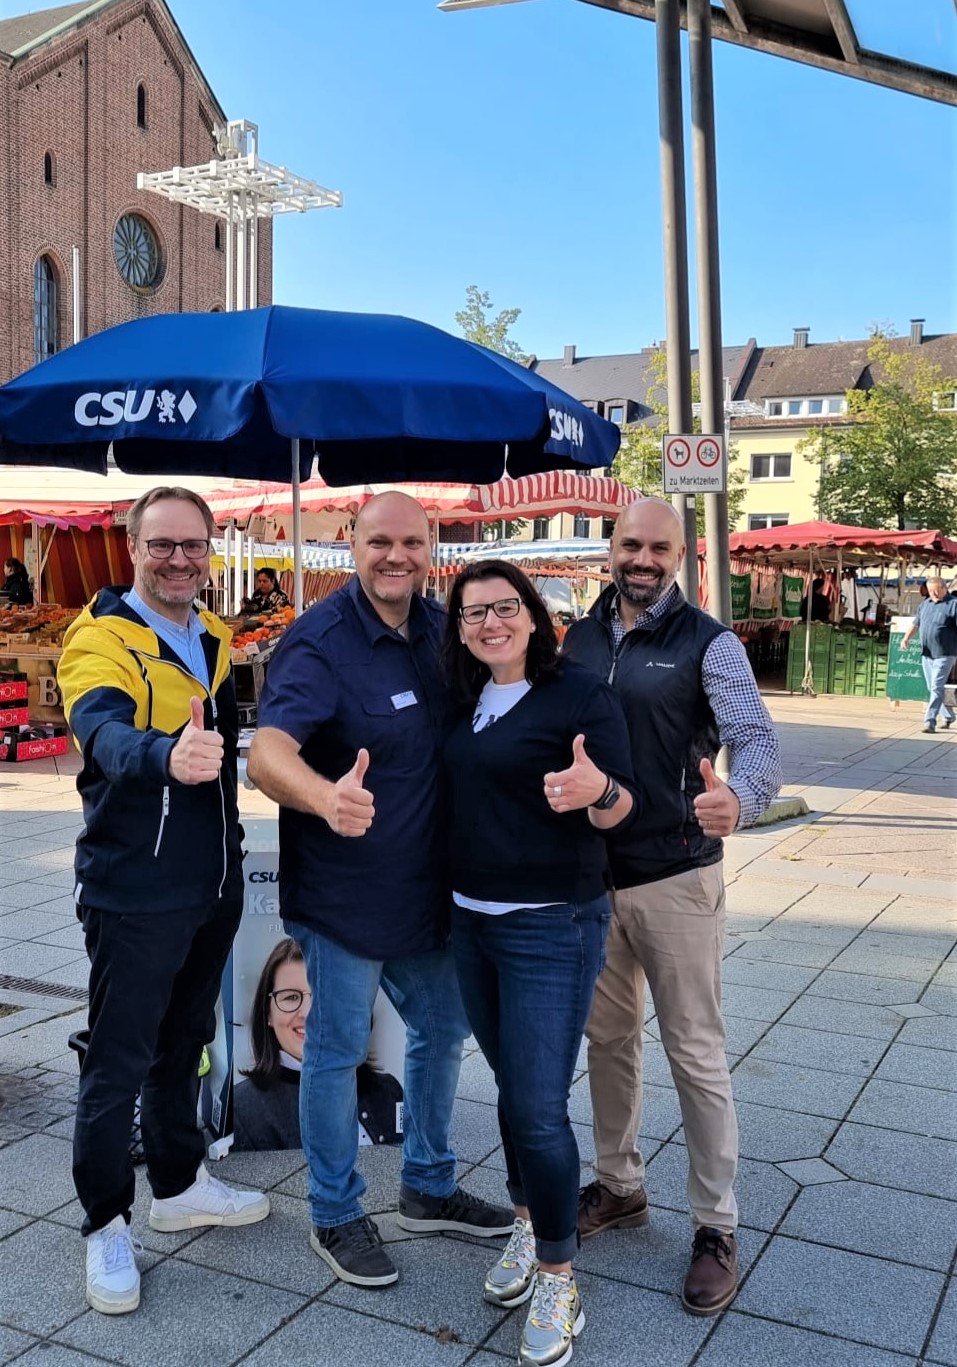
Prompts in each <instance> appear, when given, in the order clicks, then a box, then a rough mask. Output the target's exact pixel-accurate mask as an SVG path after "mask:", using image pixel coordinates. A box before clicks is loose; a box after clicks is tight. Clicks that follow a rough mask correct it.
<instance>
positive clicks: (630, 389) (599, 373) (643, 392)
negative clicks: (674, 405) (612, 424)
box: [532, 339, 754, 408]
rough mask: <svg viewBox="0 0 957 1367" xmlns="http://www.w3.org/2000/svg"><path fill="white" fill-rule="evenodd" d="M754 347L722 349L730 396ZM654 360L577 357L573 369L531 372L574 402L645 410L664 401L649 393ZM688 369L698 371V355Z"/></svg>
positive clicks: (637, 354)
mask: <svg viewBox="0 0 957 1367" xmlns="http://www.w3.org/2000/svg"><path fill="white" fill-rule="evenodd" d="M753 346H754V341H753V339H751V340H750V341H748V342H747V343H745V345H744V346H728V347H725V348H724V352H723V365H722V372H723V374H724V375H726V376H727V377H729V378H730V380H731V385H732V393H733V392H734V388H735V386H736V385H737V383H738V381H739V379H740V372H741V371H742V369H743V367H744V365H745V363H746V360H747V357H748V355H749V353H750V350H751V348H752V347H753ZM654 356H655V348H654V347H644V348H643V349H642V350H641V351H633V352H625V353H623V354H622V355H619V356H576V357H575V360H574V363H573V364H572V365H566V364H565V363H564V361H563V360H562V359H561V358H559V359H557V360H544V361H536V362H535V364H534V365H533V367H532V369H533V370H534V371H535V373H536V374H538V375H541V376H542V377H543V379H546V380H551V382H552V384H557V385H560V386H561V388H562V389H564V390H565V392H566V393H568V394H571V396H572V397H573V398H575V399H584V400H587V401H591V402H596V401H597V402H602V403H603V402H606V401H608V400H610V399H630V400H631V401H632V402H633V403H637V404H641V405H642V407H644V408H647V407H648V406H649V400H650V398H652V397H656V398H658V399H659V400H664V399H666V397H667V396H666V395H665V393H664V392H663V391H661V390H659V391H658V393H657V394H656V395H654V396H653V395H652V393H651V390H652V385H653V381H654V370H653V369H652V362H653V360H654ZM691 368H692V370H697V369H698V353H697V351H693V352H692V353H691Z"/></svg>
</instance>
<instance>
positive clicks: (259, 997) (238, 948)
mask: <svg viewBox="0 0 957 1367" xmlns="http://www.w3.org/2000/svg"><path fill="white" fill-rule="evenodd" d="M244 824H245V828H246V838H245V841H244V846H245V849H246V857H245V860H244V863H243V872H244V876H245V883H246V894H245V904H244V907H243V917H242V921H241V923H240V927H239V931H238V933H237V935H236V939H235V941H234V943H233V950H232V955H231V960H230V963H229V965H227V969H226V974H225V977H224V982H223V992H222V997H221V999H220V1005H219V1008H218V1010H217V1033H216V1039H215V1041H214V1043H213V1044H212V1045H211V1046H210V1055H211V1062H212V1068H211V1071H210V1076H209V1079H208V1084H209V1085H208V1091H207V1104H206V1116H205V1118H206V1123H207V1125H208V1126H209V1128H210V1130H211V1132H212V1133H213V1134H214V1135H215V1136H217V1137H219V1136H222V1137H223V1144H224V1147H225V1145H226V1143H227V1142H228V1140H227V1138H226V1136H228V1135H229V1134H232V1136H233V1140H232V1147H233V1148H235V1149H237V1150H240V1149H291V1148H299V1147H300V1146H301V1137H300V1132H299V1077H300V1069H301V1065H302V1051H303V1043H304V1040H305V1030H306V1017H307V1015H308V1013H309V1006H310V996H309V985H308V982H307V981H306V972H305V965H304V964H303V961H302V955H301V953H300V951H299V947H298V945H297V944H296V942H295V941H294V940H292V939H290V938H289V937H288V936H287V935H286V932H285V930H284V929H283V925H282V918H281V915H280V911H279V853H278V849H277V834H278V833H277V828H276V823H275V822H274V821H268V820H260V821H255V820H254V821H248V822H246V823H244ZM369 1026H370V1039H369V1053H368V1056H367V1058H366V1060H365V1062H364V1063H362V1064H361V1065H360V1066H359V1067H358V1068H357V1069H356V1087H357V1095H358V1118H359V1142H360V1144H395V1143H401V1141H402V1085H401V1081H400V1079H401V1078H402V1072H403V1061H404V1056H405V1026H404V1024H403V1022H402V1020H401V1018H400V1017H399V1015H398V1013H397V1012H396V1010H395V1008H394V1007H393V1006H392V1004H391V1002H390V1001H389V1000H388V998H387V997H386V996H385V994H384V993H383V992H382V991H380V992H379V994H378V996H377V998H376V1002H375V1006H374V1008H373V1013H372V1019H371V1020H370V1022H369Z"/></svg>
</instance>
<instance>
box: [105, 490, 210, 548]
mask: <svg viewBox="0 0 957 1367" xmlns="http://www.w3.org/2000/svg"><path fill="white" fill-rule="evenodd" d="M165 498H178V499H182V500H183V502H184V503H192V504H193V505H194V506H195V507H197V508H198V509H199V511H200V512H201V513H202V515H203V521H204V522H205V523H206V535H207V536H208V537H209V539H210V540H212V539H213V537H214V536H215V535H216V519H215V518H214V517H213V514H212V513H211V512H210V508H209V504H208V503H207V502H206V500H205V499H204V498H200V496H199V494H195V493H193V490H192V489H184V488H183V486H182V485H181V484H161V485H159V486H158V487H157V488H155V489H147V491H146V493H145V494H141V495H140V496H139V498H138V499H137V500H136V502H135V503H134V504H133V505H132V507H131V508H130V510H129V512H128V513H127V514H126V532H127V535H128V536H131V537H132V538H133V540H134V541H135V540H136V538H137V537H138V536H139V533H140V523H141V522H142V521H143V514H144V513H145V512H146V510H147V508H152V506H153V504H154V503H161V502H162V501H163V499H165Z"/></svg>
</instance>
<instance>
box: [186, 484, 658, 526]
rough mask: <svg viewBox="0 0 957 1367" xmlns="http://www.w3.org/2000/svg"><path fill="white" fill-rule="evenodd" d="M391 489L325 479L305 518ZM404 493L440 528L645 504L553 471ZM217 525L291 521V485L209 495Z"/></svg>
mask: <svg viewBox="0 0 957 1367" xmlns="http://www.w3.org/2000/svg"><path fill="white" fill-rule="evenodd" d="M392 487H393V486H392V485H385V484H354V485H347V486H344V487H339V488H335V487H333V486H330V485H328V484H326V483H325V482H324V481H323V480H321V479H310V480H307V481H306V482H305V483H304V484H303V485H302V486H301V491H300V506H301V508H302V511H303V512H304V513H322V512H334V513H339V514H342V513H347V514H354V513H356V512H358V510H359V509H360V508H361V507H362V506H363V504H364V503H367V502H368V501H369V499H370V498H372V497H373V496H374V495H375V494H377V493H381V492H383V491H384V490H385V489H388V488H392ZM399 487H401V489H402V492H403V493H406V494H408V495H409V496H410V497H411V498H414V499H415V500H416V502H418V503H420V504H421V505H422V507H423V508H424V509H425V511H426V512H427V513H429V514H430V515H433V514H434V515H436V516H437V517H438V520H439V521H440V522H481V521H493V520H496V519H498V518H525V517H552V516H554V515H556V514H558V513H572V514H583V515H585V516H587V517H613V516H615V514H617V513H619V512H620V511H621V509H622V508H625V507H627V506H628V504H629V503H633V502H634V501H635V500H636V499H638V498H641V493H640V491H639V490H638V489H631V488H629V487H628V486H627V485H624V484H620V483H619V482H618V480H615V479H610V478H598V477H596V476H591V475H580V474H575V473H573V472H572V471H569V470H553V471H550V472H549V473H547V474H540V475H524V476H522V477H521V478H519V479H507V478H506V479H501V480H498V481H496V483H494V484H487V485H486V484H451V483H444V482H435V483H428V484H423V483H419V484H403V485H401V486H399ZM205 498H206V502H207V503H208V504H209V506H210V508H211V509H212V511H213V516H214V517H215V518H216V521H217V522H218V523H219V524H220V525H221V526H222V525H224V524H225V523H226V522H227V521H234V522H237V523H238V524H239V525H240V526H243V527H245V526H246V525H247V524H248V522H249V519H250V518H251V517H265V518H276V517H288V516H290V514H291V513H292V492H291V490H290V489H289V486H288V485H286V484H276V483H271V484H257V485H250V486H247V487H245V488H241V487H235V488H232V489H217V490H214V491H213V492H212V493H209V494H206V495H205Z"/></svg>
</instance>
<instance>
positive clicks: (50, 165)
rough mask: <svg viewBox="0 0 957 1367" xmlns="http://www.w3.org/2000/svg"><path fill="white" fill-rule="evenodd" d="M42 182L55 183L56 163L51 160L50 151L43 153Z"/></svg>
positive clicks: (45, 183) (51, 154)
mask: <svg viewBox="0 0 957 1367" xmlns="http://www.w3.org/2000/svg"><path fill="white" fill-rule="evenodd" d="M43 183H44V185H56V163H55V162H54V160H53V153H52V152H44V154H43Z"/></svg>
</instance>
